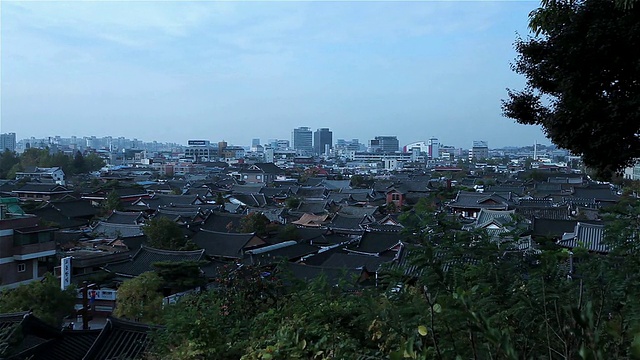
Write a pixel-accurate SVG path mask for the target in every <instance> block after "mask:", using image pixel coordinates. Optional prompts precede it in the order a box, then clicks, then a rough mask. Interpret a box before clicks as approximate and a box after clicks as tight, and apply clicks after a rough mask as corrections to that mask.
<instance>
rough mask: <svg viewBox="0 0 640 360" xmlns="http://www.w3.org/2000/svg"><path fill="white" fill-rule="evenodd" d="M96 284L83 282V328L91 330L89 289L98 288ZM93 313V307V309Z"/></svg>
mask: <svg viewBox="0 0 640 360" xmlns="http://www.w3.org/2000/svg"><path fill="white" fill-rule="evenodd" d="M97 287H98V286H97V285H96V284H88V282H87V281H83V282H82V309H81V310H80V312H81V314H82V330H89V320H90V319H89V309H88V308H89V289H96V288H97ZM91 313H92V314H93V308H92V309H91Z"/></svg>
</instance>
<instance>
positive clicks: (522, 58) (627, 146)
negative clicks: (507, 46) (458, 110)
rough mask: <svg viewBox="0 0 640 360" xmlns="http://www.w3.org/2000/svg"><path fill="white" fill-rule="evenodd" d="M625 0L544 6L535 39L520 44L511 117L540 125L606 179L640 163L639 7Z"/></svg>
mask: <svg viewBox="0 0 640 360" xmlns="http://www.w3.org/2000/svg"><path fill="white" fill-rule="evenodd" d="M631 3H632V1H627V0H618V1H614V0H546V1H543V4H542V6H541V7H540V8H538V9H536V10H535V11H533V12H532V14H531V17H530V27H531V28H532V30H534V31H535V35H534V36H533V37H529V38H527V39H526V40H525V39H522V38H519V39H517V40H516V42H515V48H516V51H517V52H518V57H517V59H516V62H515V63H514V64H513V65H512V68H513V70H514V71H515V72H517V73H518V74H522V75H524V76H525V78H526V80H527V84H526V87H525V88H524V90H521V91H514V90H510V89H508V99H507V100H503V103H502V110H503V114H504V115H505V116H506V117H509V118H513V119H515V120H516V121H517V122H519V123H521V124H528V125H541V126H542V128H543V129H544V131H545V133H546V134H547V136H548V137H549V138H550V139H551V141H553V143H555V144H556V145H558V146H559V147H562V148H565V149H568V150H570V151H571V152H573V153H574V154H578V155H582V157H583V160H584V163H585V164H586V165H587V166H588V167H591V168H594V169H596V170H597V173H598V175H599V176H600V177H602V178H610V177H611V175H612V174H613V173H615V172H618V171H620V170H621V169H622V168H624V167H625V166H628V165H630V164H631V163H632V162H633V161H634V159H635V158H639V157H640V82H639V81H638V79H639V78H640V67H639V66H638V65H637V63H638V56H637V54H636V52H634V51H630V49H638V48H640V28H639V27H638V26H637V24H638V23H639V22H640V6H635V7H631V8H629V7H627V8H624V7H622V6H620V4H622V5H624V4H627V5H628V4H631Z"/></svg>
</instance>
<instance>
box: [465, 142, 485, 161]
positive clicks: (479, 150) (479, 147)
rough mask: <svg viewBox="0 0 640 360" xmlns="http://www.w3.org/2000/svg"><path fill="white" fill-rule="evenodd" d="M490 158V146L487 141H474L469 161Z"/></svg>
mask: <svg viewBox="0 0 640 360" xmlns="http://www.w3.org/2000/svg"><path fill="white" fill-rule="evenodd" d="M487 158H489V145H488V143H487V142H486V141H474V142H473V147H472V148H471V151H469V160H483V159H487Z"/></svg>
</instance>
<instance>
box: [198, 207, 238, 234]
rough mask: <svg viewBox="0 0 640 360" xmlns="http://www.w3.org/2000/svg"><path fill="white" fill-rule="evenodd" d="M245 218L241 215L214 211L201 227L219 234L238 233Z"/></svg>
mask: <svg viewBox="0 0 640 360" xmlns="http://www.w3.org/2000/svg"><path fill="white" fill-rule="evenodd" d="M243 217H244V215H241V214H230V213H225V212H218V211H214V212H212V213H211V214H210V215H209V217H207V219H206V220H205V221H204V222H203V223H202V224H201V225H200V228H202V229H205V230H209V231H217V232H237V230H238V229H239V228H240V220H242V218H243Z"/></svg>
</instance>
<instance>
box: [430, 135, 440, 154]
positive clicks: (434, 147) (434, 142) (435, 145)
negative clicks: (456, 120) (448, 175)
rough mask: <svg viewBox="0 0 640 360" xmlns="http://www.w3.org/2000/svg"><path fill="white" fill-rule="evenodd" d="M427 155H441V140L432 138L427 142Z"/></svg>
mask: <svg viewBox="0 0 640 360" xmlns="http://www.w3.org/2000/svg"><path fill="white" fill-rule="evenodd" d="M427 149H428V150H427V156H429V159H437V158H439V157H440V141H438V139H437V138H431V139H429V141H428V142H427Z"/></svg>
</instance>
